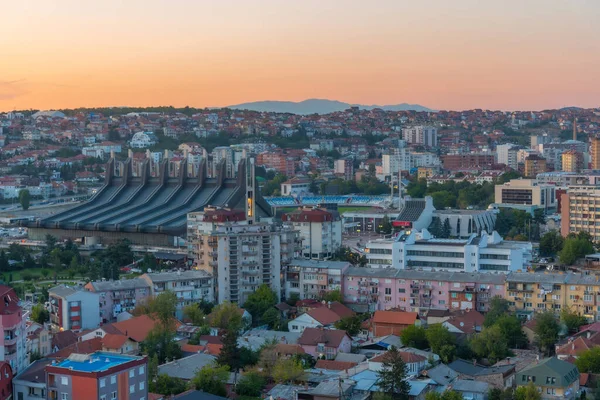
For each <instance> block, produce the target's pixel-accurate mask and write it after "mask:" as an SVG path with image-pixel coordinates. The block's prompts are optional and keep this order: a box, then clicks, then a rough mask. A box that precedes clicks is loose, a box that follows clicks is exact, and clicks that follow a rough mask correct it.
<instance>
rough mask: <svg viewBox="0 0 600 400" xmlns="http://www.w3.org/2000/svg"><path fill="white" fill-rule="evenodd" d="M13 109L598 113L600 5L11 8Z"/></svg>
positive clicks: (32, 2)
mask: <svg viewBox="0 0 600 400" xmlns="http://www.w3.org/2000/svg"><path fill="white" fill-rule="evenodd" d="M1 7H2V8H1V13H2V15H3V18H2V23H0V110H4V111H8V110H12V109H28V108H36V109H53V108H73V107H82V106H86V107H92V106H123V105H129V106H150V105H174V106H185V105H189V106H196V107H204V106H226V105H232V104H237V103H242V102H249V101H258V100H291V101H300V100H304V99H307V98H327V99H332V100H340V101H345V102H349V103H361V104H396V103H402V102H407V103H418V104H421V105H424V106H427V107H430V108H434V109H455V110H459V109H469V108H489V109H504V110H515V109H534V110H539V109H544V108H558V107H564V106H581V107H598V106H600V77H599V76H600V23H598V21H599V20H600V1H598V0H590V1H586V0H503V1H487V0H455V1H449V0H439V1H433V0H431V1H428V0H411V1H408V0H389V1H388V0H371V1H364V0H362V1H353V0H346V1H341V0H340V1H338V0H302V1H299V0H243V1H242V0H212V1H204V0H103V1H88V0H83V1H82V0H51V1H48V0H19V1H10V2H8V1H7V2H2V6H1Z"/></svg>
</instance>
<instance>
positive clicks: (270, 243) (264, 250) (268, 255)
mask: <svg viewBox="0 0 600 400" xmlns="http://www.w3.org/2000/svg"><path fill="white" fill-rule="evenodd" d="M187 237H188V251H189V254H190V256H191V257H192V258H194V262H195V264H196V268H197V269H200V270H204V271H207V272H209V273H210V274H212V276H213V278H214V286H215V300H216V301H217V302H218V303H219V304H220V303H222V302H223V301H225V300H228V301H231V302H234V303H238V304H244V303H245V302H246V300H247V298H248V296H249V295H250V293H253V292H254V291H256V289H257V288H258V287H259V286H260V285H262V284H267V285H269V286H270V287H271V288H272V289H273V290H274V291H275V292H276V293H278V294H279V293H281V290H282V285H281V279H282V278H281V277H282V265H287V264H289V262H290V261H291V260H292V258H294V255H295V253H296V249H297V247H298V246H299V243H298V241H297V233H296V232H295V231H294V230H292V229H291V228H289V227H285V226H280V225H275V224H272V223H266V222H254V223H252V221H248V220H246V215H245V213H244V211H238V210H229V209H216V208H209V207H207V208H206V209H205V210H204V211H202V212H196V213H190V214H188V235H187Z"/></svg>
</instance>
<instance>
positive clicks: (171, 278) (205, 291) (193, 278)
mask: <svg viewBox="0 0 600 400" xmlns="http://www.w3.org/2000/svg"><path fill="white" fill-rule="evenodd" d="M140 279H142V280H144V281H145V282H146V283H147V284H148V285H149V287H150V293H151V294H152V296H158V295H159V294H161V293H163V292H165V291H167V290H170V291H172V292H173V293H175V295H177V301H178V303H177V312H176V313H177V318H180V319H181V318H183V308H184V307H185V306H188V305H190V304H192V303H196V302H198V301H200V300H206V301H210V302H212V301H214V298H215V296H214V283H213V277H212V276H211V274H209V273H208V272H206V271H202V270H200V271H197V270H189V271H175V272H153V273H146V274H144V275H142V276H140Z"/></svg>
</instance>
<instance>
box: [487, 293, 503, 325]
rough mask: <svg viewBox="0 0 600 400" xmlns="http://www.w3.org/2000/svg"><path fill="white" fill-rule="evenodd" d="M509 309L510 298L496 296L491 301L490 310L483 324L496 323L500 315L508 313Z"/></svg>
mask: <svg viewBox="0 0 600 400" xmlns="http://www.w3.org/2000/svg"><path fill="white" fill-rule="evenodd" d="M508 310H509V305H508V300H506V299H504V298H502V297H500V296H495V297H494V298H492V300H491V301H490V310H489V311H488V312H487V313H486V314H485V320H484V321H483V326H486V327H489V326H492V325H494V324H495V323H496V321H497V320H498V319H499V318H500V317H502V316H503V315H507V314H508Z"/></svg>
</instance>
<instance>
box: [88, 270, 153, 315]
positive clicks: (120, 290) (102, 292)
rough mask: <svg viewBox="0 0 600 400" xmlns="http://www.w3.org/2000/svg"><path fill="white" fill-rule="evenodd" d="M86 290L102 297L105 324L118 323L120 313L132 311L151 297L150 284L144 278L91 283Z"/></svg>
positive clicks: (101, 313)
mask: <svg viewBox="0 0 600 400" xmlns="http://www.w3.org/2000/svg"><path fill="white" fill-rule="evenodd" d="M85 288H86V289H87V290H88V291H90V292H93V293H98V295H99V296H100V318H101V319H102V322H103V323H107V322H113V321H116V320H117V316H118V315H119V314H120V313H122V312H124V311H132V310H133V309H134V308H135V307H136V305H137V304H139V303H141V302H144V301H146V300H147V299H148V298H149V297H150V295H151V290H150V284H149V283H148V282H147V281H146V280H144V279H142V278H134V279H122V280H118V281H113V280H109V281H106V280H105V281H96V282H89V283H88V284H87V285H85Z"/></svg>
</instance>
